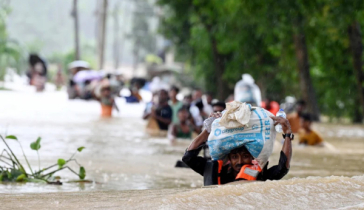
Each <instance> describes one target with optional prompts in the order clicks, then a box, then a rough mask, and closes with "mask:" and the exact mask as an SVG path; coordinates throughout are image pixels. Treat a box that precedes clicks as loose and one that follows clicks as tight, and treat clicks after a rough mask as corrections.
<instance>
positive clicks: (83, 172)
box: [78, 166, 86, 179]
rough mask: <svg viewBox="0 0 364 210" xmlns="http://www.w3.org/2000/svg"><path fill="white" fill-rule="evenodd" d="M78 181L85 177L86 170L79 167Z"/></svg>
mask: <svg viewBox="0 0 364 210" xmlns="http://www.w3.org/2000/svg"><path fill="white" fill-rule="evenodd" d="M78 176H79V177H80V179H84V178H85V177H86V170H85V168H84V167H83V166H81V167H80V173H79V174H78Z"/></svg>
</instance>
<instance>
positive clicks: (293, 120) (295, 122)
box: [287, 112, 301, 133]
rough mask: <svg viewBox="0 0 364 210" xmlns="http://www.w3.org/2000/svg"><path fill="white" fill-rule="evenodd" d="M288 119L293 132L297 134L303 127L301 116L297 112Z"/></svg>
mask: <svg viewBox="0 0 364 210" xmlns="http://www.w3.org/2000/svg"><path fill="white" fill-rule="evenodd" d="M287 119H288V121H289V124H290V125H291V129H292V132H293V133H297V132H298V130H299V129H300V127H301V120H300V116H299V114H298V113H297V112H295V113H292V114H289V115H288V116H287Z"/></svg>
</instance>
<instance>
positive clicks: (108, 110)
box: [101, 104, 112, 117]
mask: <svg viewBox="0 0 364 210" xmlns="http://www.w3.org/2000/svg"><path fill="white" fill-rule="evenodd" d="M101 116H102V117H111V116H112V106H108V105H104V104H101Z"/></svg>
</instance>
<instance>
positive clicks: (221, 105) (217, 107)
mask: <svg viewBox="0 0 364 210" xmlns="http://www.w3.org/2000/svg"><path fill="white" fill-rule="evenodd" d="M225 109H226V103H225V102H222V101H218V102H215V103H213V104H212V111H213V113H216V112H222V111H224V110H225Z"/></svg>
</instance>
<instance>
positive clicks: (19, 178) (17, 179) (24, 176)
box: [16, 174, 27, 182]
mask: <svg viewBox="0 0 364 210" xmlns="http://www.w3.org/2000/svg"><path fill="white" fill-rule="evenodd" d="M25 178H27V176H26V175H25V174H21V175H19V176H18V177H16V181H17V182H21V181H24V179H25Z"/></svg>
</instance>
